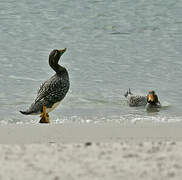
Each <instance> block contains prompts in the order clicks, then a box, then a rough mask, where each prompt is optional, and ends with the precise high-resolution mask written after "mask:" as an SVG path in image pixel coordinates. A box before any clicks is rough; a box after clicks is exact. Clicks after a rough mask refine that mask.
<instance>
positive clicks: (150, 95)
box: [148, 94, 154, 102]
mask: <svg viewBox="0 0 182 180" xmlns="http://www.w3.org/2000/svg"><path fill="white" fill-rule="evenodd" d="M148 101H152V102H153V101H154V96H153V95H152V94H149V95H148Z"/></svg>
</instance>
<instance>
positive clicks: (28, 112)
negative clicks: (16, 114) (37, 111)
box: [20, 110, 31, 115]
mask: <svg viewBox="0 0 182 180" xmlns="http://www.w3.org/2000/svg"><path fill="white" fill-rule="evenodd" d="M20 113H22V114H24V115H29V114H31V112H30V111H28V110H27V111H20Z"/></svg>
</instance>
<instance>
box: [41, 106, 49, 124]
mask: <svg viewBox="0 0 182 180" xmlns="http://www.w3.org/2000/svg"><path fill="white" fill-rule="evenodd" d="M40 117H41V119H40V121H39V123H50V121H49V114H48V113H46V106H43V111H42V114H41V115H40Z"/></svg>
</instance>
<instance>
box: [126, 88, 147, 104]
mask: <svg viewBox="0 0 182 180" xmlns="http://www.w3.org/2000/svg"><path fill="white" fill-rule="evenodd" d="M124 96H125V97H126V98H127V102H128V105H129V106H131V107H137V106H145V105H146V104H147V96H141V95H133V94H132V93H131V90H130V89H129V90H128V91H127V92H126V93H125V95H124Z"/></svg>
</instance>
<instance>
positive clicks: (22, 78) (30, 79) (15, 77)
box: [9, 75, 41, 81]
mask: <svg viewBox="0 0 182 180" xmlns="http://www.w3.org/2000/svg"><path fill="white" fill-rule="evenodd" d="M9 78H11V79H18V80H28V81H41V80H40V79H33V78H29V77H20V76H13V75H11V76H9Z"/></svg>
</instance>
